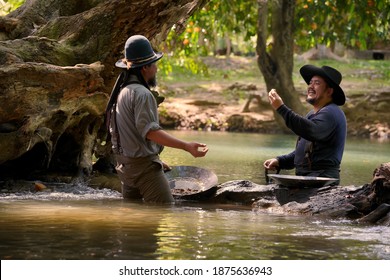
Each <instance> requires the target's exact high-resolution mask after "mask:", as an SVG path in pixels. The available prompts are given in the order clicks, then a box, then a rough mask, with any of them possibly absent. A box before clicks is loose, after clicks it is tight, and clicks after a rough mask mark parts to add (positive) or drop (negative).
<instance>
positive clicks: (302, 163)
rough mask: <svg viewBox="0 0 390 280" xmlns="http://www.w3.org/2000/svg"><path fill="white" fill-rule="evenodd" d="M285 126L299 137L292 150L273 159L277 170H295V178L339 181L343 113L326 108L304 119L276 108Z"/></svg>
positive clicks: (344, 128) (333, 107)
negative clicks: (276, 163) (276, 159)
mask: <svg viewBox="0 0 390 280" xmlns="http://www.w3.org/2000/svg"><path fill="white" fill-rule="evenodd" d="M277 112H278V113H279V114H280V115H281V116H282V117H283V119H284V121H285V123H286V125H287V127H288V128H290V129H291V130H292V131H293V132H294V133H295V134H296V135H298V136H299V138H298V140H297V145H296V148H295V150H294V151H293V152H292V153H290V154H288V155H283V156H279V157H277V158H278V160H279V166H280V168H281V169H292V168H294V167H295V168H296V174H297V175H307V176H321V177H333V178H340V175H339V169H340V164H341V159H342V157H343V152H344V146H345V140H346V135H347V121H346V118H345V115H344V112H343V111H342V110H341V109H340V108H339V107H338V106H337V105H336V104H333V103H331V104H329V105H327V106H325V107H323V108H321V109H320V110H319V111H318V112H316V113H314V112H313V110H312V111H310V112H309V113H308V114H307V115H306V117H302V116H300V115H298V114H296V113H295V112H293V111H292V110H291V109H290V108H288V107H287V106H286V105H282V106H281V107H279V108H278V110H277Z"/></svg>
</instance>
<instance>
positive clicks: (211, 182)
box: [165, 166, 218, 199]
mask: <svg viewBox="0 0 390 280" xmlns="http://www.w3.org/2000/svg"><path fill="white" fill-rule="evenodd" d="M165 176H166V177H167V179H168V182H169V185H170V187H171V191H172V195H173V196H174V197H180V198H183V199H196V198H197V197H200V196H206V195H209V194H211V193H213V192H215V191H216V185H217V184H218V177H217V175H216V174H215V173H213V172H212V171H210V170H207V169H205V168H200V167H196V166H173V167H172V170H170V171H169V172H166V173H165ZM214 187H215V188H214Z"/></svg>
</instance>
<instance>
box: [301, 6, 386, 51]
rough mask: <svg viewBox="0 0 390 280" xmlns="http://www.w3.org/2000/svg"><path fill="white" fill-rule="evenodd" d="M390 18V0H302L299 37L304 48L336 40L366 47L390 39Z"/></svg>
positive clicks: (351, 45) (347, 44)
mask: <svg viewBox="0 0 390 280" xmlns="http://www.w3.org/2000/svg"><path fill="white" fill-rule="evenodd" d="M389 22H390V1H388V0H379V1H374V0H367V1H363V0H359V1H355V0H328V1H317V0H299V1H297V7H296V13H295V26H296V36H295V40H296V44H297V45H298V46H300V47H301V48H302V49H303V50H305V49H308V48H311V47H313V46H315V45H316V44H325V45H328V46H331V45H332V44H334V43H335V42H336V41H339V42H341V43H343V44H344V45H345V46H347V47H352V48H357V49H361V50H364V49H369V48H373V47H374V46H375V43H378V42H384V41H389V40H390V34H389V30H390V23H389Z"/></svg>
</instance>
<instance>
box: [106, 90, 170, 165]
mask: <svg viewBox="0 0 390 280" xmlns="http://www.w3.org/2000/svg"><path fill="white" fill-rule="evenodd" d="M116 123H117V127H118V132H119V142H120V146H121V148H122V151H123V155H124V156H126V157H130V158H139V157H147V156H150V155H157V154H159V153H161V151H162V150H163V146H161V145H159V144H157V143H154V142H152V141H150V140H148V139H146V134H147V133H148V132H149V131H150V130H159V129H161V127H160V124H159V116H158V111H157V102H156V100H155V98H154V96H153V94H152V93H151V92H150V91H149V90H148V89H147V88H146V87H144V86H143V85H141V84H138V83H133V84H129V85H127V86H126V87H124V88H123V89H122V90H121V92H120V94H119V96H118V100H117V106H116ZM113 144H114V145H115V144H116V143H113Z"/></svg>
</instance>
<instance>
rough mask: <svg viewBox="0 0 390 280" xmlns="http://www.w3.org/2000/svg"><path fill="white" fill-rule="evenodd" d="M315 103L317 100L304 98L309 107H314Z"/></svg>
mask: <svg viewBox="0 0 390 280" xmlns="http://www.w3.org/2000/svg"><path fill="white" fill-rule="evenodd" d="M316 101H317V98H306V102H307V103H309V104H311V105H314V104H315V103H316Z"/></svg>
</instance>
